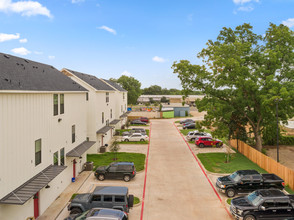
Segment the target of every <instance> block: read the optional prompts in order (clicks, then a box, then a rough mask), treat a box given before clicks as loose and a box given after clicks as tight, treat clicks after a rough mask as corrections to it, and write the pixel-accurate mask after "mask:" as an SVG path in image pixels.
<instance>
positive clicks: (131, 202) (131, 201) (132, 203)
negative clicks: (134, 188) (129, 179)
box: [128, 195, 134, 208]
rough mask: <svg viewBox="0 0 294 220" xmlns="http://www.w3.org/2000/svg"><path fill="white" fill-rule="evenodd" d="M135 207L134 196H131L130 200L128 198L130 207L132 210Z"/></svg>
mask: <svg viewBox="0 0 294 220" xmlns="http://www.w3.org/2000/svg"><path fill="white" fill-rule="evenodd" d="M133 205H134V196H133V195H129V198H128V206H129V207H130V208H132V207H133Z"/></svg>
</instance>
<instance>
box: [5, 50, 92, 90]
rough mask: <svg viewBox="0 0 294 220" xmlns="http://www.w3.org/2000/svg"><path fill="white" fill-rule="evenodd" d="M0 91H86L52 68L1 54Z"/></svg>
mask: <svg viewBox="0 0 294 220" xmlns="http://www.w3.org/2000/svg"><path fill="white" fill-rule="evenodd" d="M0 90H29V91H30V90H31V91H87V90H86V89H85V88H83V87H82V86H81V85H79V84H77V83H76V82H74V81H73V80H71V79H70V78H69V77H67V76H65V75H64V74H62V73H61V72H60V71H58V70H57V69H55V68H54V67H53V66H50V65H47V64H43V63H38V62H35V61H31V60H27V59H23V58H20V57H15V56H11V55H6V54H3V53H0Z"/></svg>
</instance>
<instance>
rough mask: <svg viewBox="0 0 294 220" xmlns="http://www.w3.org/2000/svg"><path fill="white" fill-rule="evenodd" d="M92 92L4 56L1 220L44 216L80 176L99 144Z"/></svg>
mask: <svg viewBox="0 0 294 220" xmlns="http://www.w3.org/2000/svg"><path fill="white" fill-rule="evenodd" d="M109 92H111V90H109ZM89 93H90V96H88V95H89ZM89 93H88V91H87V89H86V88H84V87H83V86H81V85H80V84H77V83H76V82H74V81H73V80H71V79H70V78H69V77H66V76H65V75H64V74H62V73H61V72H60V71H58V70H57V69H55V68H54V67H52V66H49V65H45V64H41V63H37V62H34V61H31V60H26V59H23V58H18V57H14V56H11V55H6V54H3V53H0V219H13V220H18V219H19V220H23V219H26V218H28V217H38V216H40V215H41V214H42V213H43V212H44V211H45V210H46V209H47V208H48V206H49V205H50V204H51V203H52V202H53V201H54V200H55V199H56V198H57V197H58V196H59V195H60V193H61V192H63V190H64V189H65V188H66V187H67V186H68V185H69V184H70V183H71V181H72V178H75V177H76V176H77V175H78V173H79V172H81V171H82V168H83V164H84V163H85V162H86V154H87V152H89V151H92V149H91V147H94V145H95V139H92V140H94V141H88V140H87V137H88V136H87V134H88V132H87V129H88V125H87V122H88V121H89V120H87V117H88V118H89V116H87V114H88V108H89V106H90V102H89V100H88V98H90V99H91V98H92V97H91V94H92V93H91V92H89ZM104 102H105V94H104ZM96 108H97V109H95V110H93V111H96V113H97V115H99V114H100V118H101V112H100V110H98V109H100V106H99V105H98V104H97V106H96ZM106 114H108V113H106V112H105V121H104V124H106V120H107V119H109V120H110V118H109V116H106ZM100 125H101V124H99V126H100ZM99 126H98V125H97V128H98V127H99Z"/></svg>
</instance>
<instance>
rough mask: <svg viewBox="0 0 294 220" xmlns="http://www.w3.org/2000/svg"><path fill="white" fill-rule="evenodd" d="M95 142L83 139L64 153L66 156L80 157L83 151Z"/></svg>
mask: <svg viewBox="0 0 294 220" xmlns="http://www.w3.org/2000/svg"><path fill="white" fill-rule="evenodd" d="M95 143H96V142H95V141H84V142H83V143H81V144H80V145H78V146H77V147H75V148H74V149H72V150H71V151H70V152H68V153H67V154H66V156H67V157H80V156H82V154H83V153H85V152H86V151H87V150H88V149H90V147H92V146H93V145H94V144H95Z"/></svg>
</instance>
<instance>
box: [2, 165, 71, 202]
mask: <svg viewBox="0 0 294 220" xmlns="http://www.w3.org/2000/svg"><path fill="white" fill-rule="evenodd" d="M65 168H66V166H56V165H50V166H48V167H47V168H46V169H44V170H43V171H41V172H40V173H38V174H37V175H36V176H34V177H33V178H31V179H30V180H28V181H27V182H25V183H24V184H23V185H21V186H20V187H18V188H17V189H16V190H14V191H12V192H11V193H9V194H8V195H7V196H5V197H4V198H2V199H1V200H0V204H13V205H23V204H24V203H25V202H26V201H28V200H29V199H30V198H32V197H33V196H34V195H35V194H36V193H37V192H39V191H40V190H41V189H42V188H43V187H45V186H47V184H48V183H49V182H51V180H53V179H54V178H55V177H56V176H57V175H58V174H60V173H61V172H62V171H63V170H64V169H65Z"/></svg>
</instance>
